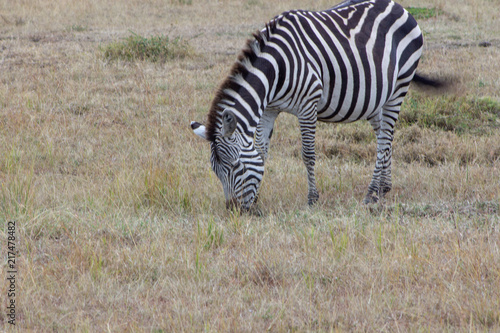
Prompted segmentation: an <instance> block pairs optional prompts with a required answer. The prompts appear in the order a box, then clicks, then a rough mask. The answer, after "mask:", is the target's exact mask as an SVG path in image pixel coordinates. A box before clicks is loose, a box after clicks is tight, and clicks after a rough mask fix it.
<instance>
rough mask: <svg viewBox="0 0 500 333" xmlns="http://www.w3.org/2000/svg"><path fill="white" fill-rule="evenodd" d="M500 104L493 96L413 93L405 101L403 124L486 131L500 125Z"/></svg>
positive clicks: (450, 129)
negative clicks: (473, 96) (420, 94)
mask: <svg viewBox="0 0 500 333" xmlns="http://www.w3.org/2000/svg"><path fill="white" fill-rule="evenodd" d="M499 119H500V103H499V102H497V101H495V100H493V99H491V98H468V97H457V96H441V97H429V96H425V95H423V96H419V95H416V94H413V95H412V96H409V97H408V98H407V99H406V101H405V102H404V103H403V107H402V111H401V113H400V115H399V121H398V124H399V125H400V126H411V125H413V124H417V125H418V126H420V127H421V128H431V129H438V130H444V131H452V132H456V133H457V134H464V133H472V134H484V133H489V132H491V130H492V129H496V128H500V121H499Z"/></svg>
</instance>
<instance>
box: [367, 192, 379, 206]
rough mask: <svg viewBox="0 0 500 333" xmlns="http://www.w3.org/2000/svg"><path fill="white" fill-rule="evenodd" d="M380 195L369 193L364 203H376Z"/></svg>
mask: <svg viewBox="0 0 500 333" xmlns="http://www.w3.org/2000/svg"><path fill="white" fill-rule="evenodd" d="M378 199H379V198H378V196H377V195H376V194H374V193H369V194H367V195H366V197H365V199H364V200H363V203H364V204H365V205H369V204H376V203H377V202H378Z"/></svg>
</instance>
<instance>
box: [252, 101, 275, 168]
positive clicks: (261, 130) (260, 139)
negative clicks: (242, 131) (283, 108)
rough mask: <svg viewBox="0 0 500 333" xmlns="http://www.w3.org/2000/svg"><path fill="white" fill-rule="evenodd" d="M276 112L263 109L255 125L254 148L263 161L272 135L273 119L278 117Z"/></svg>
mask: <svg viewBox="0 0 500 333" xmlns="http://www.w3.org/2000/svg"><path fill="white" fill-rule="evenodd" d="M278 114H279V112H278V111H269V110H266V111H264V113H263V114H262V117H261V118H260V121H259V124H258V125H257V131H256V133H255V148H256V149H257V151H258V152H259V154H260V157H262V160H263V161H264V162H266V160H267V153H268V151H269V141H270V140H271V136H272V135H273V127H274V121H275V120H276V117H278Z"/></svg>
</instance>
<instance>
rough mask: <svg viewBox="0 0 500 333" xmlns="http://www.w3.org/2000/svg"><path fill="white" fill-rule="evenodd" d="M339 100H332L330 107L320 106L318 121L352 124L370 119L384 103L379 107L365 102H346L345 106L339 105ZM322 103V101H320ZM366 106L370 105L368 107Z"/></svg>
mask: <svg viewBox="0 0 500 333" xmlns="http://www.w3.org/2000/svg"><path fill="white" fill-rule="evenodd" d="M338 100H339V99H338V98H335V97H334V98H332V100H331V103H330V105H329V106H328V107H325V105H321V104H320V103H319V104H318V120H319V121H323V122H332V123H351V122H354V121H357V120H363V119H368V118H371V117H372V116H373V114H374V113H375V112H376V111H377V110H379V109H380V107H381V104H382V102H379V105H373V104H374V103H370V102H368V103H365V101H364V100H357V101H352V100H351V101H349V102H346V101H344V103H343V105H339V103H338ZM320 102H321V101H320ZM365 104H368V107H366V105H365Z"/></svg>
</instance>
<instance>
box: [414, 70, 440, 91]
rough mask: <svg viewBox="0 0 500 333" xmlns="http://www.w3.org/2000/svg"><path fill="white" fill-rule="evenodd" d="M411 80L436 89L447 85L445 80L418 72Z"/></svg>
mask: <svg viewBox="0 0 500 333" xmlns="http://www.w3.org/2000/svg"><path fill="white" fill-rule="evenodd" d="M412 81H413V82H415V83H416V84H417V85H419V86H429V87H432V88H436V89H442V88H445V87H446V86H447V85H448V83H447V82H446V81H445V80H438V79H431V78H428V77H425V76H422V75H419V74H415V75H414V76H413V79H412Z"/></svg>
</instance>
